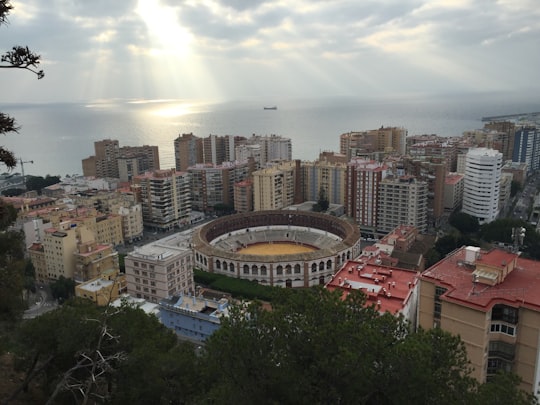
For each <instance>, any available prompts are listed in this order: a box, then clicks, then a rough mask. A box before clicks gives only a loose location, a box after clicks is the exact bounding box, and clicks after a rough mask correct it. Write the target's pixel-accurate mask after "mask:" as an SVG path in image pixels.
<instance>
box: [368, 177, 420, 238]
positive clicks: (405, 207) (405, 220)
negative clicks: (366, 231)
mask: <svg viewBox="0 0 540 405" xmlns="http://www.w3.org/2000/svg"><path fill="white" fill-rule="evenodd" d="M378 200H379V202H378V206H377V210H378V216H377V231H378V232H381V233H383V234H385V233H388V232H391V231H392V230H393V229H394V228H397V227H399V226H401V225H412V226H414V227H415V228H417V229H418V231H419V232H420V233H425V232H426V231H427V225H428V224H427V214H428V207H427V201H428V186H427V183H426V182H423V181H418V180H417V179H416V178H415V177H413V176H409V175H405V176H400V177H386V178H385V179H382V180H381V182H380V184H379V192H378Z"/></svg>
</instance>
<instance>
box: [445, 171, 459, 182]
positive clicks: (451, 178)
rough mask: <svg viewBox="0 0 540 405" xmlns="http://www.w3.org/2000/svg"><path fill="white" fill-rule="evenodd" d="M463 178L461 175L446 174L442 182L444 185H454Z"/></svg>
mask: <svg viewBox="0 0 540 405" xmlns="http://www.w3.org/2000/svg"><path fill="white" fill-rule="evenodd" d="M462 178H463V175H462V174H457V173H456V174H447V175H446V178H445V179H444V182H445V183H446V184H456V183H457V182H458V181H460V180H461V179H462Z"/></svg>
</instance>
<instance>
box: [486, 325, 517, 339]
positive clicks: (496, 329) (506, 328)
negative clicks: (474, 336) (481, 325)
mask: <svg viewBox="0 0 540 405" xmlns="http://www.w3.org/2000/svg"><path fill="white" fill-rule="evenodd" d="M490 331H491V332H492V333H504V334H506V335H509V336H516V328H515V327H514V326H511V325H507V324H505V323H498V322H494V323H492V324H491V328H490Z"/></svg>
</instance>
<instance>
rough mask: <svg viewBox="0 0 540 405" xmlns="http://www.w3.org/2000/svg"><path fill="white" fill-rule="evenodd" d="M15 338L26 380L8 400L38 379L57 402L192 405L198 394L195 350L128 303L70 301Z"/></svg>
mask: <svg viewBox="0 0 540 405" xmlns="http://www.w3.org/2000/svg"><path fill="white" fill-rule="evenodd" d="M16 341H17V342H18V345H17V346H16V353H17V355H18V364H19V366H20V367H21V368H23V369H24V370H25V374H26V377H25V378H24V380H23V381H22V383H21V385H20V387H19V388H18V389H17V390H15V391H14V392H13V393H12V394H11V396H10V398H9V399H8V401H9V400H13V399H15V398H17V396H18V395H20V393H21V392H23V391H24V390H25V389H26V388H27V387H28V385H29V384H30V383H31V382H32V381H35V380H40V381H41V382H42V386H43V389H44V396H45V397H46V398H48V402H47V403H51V404H52V403H55V404H56V403H60V404H62V403H66V404H68V403H69V404H72V403H81V404H82V403H104V402H107V403H113V404H114V403H117V404H124V403H133V404H147V403H171V404H175V403H193V400H192V399H193V397H194V396H195V394H196V393H198V391H197V381H198V380H200V376H199V374H198V369H199V367H198V366H197V361H198V360H197V356H196V354H195V351H194V348H193V346H192V345H190V344H187V343H183V344H181V343H179V342H178V339H177V337H176V336H175V334H174V333H173V332H172V331H171V330H169V329H167V328H166V327H165V326H164V325H162V324H161V323H160V322H159V320H158V319H157V318H156V317H155V316H153V315H147V314H146V313H144V312H143V311H142V310H141V309H139V308H135V307H131V306H129V305H127V304H124V305H122V306H120V307H119V308H116V307H112V306H111V307H106V308H99V307H96V306H95V305H93V304H92V303H90V302H89V301H86V300H78V299H75V300H70V301H68V302H66V304H65V305H64V306H62V307H59V308H58V309H56V310H54V311H51V312H47V313H45V314H43V315H42V316H40V317H38V318H34V319H32V320H28V321H26V322H25V323H23V324H22V325H21V328H20V331H19V333H18V335H17V336H16Z"/></svg>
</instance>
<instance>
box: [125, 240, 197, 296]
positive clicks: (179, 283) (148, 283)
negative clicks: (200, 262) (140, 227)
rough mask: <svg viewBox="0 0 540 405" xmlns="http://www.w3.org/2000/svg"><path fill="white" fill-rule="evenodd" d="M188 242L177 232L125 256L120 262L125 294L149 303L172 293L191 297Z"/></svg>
mask: <svg viewBox="0 0 540 405" xmlns="http://www.w3.org/2000/svg"><path fill="white" fill-rule="evenodd" d="M189 241H190V239H189V238H188V237H187V236H186V235H185V234H184V233H178V234H174V235H171V236H169V237H166V238H163V239H160V240H158V241H155V242H153V243H150V244H147V245H144V246H142V247H139V248H137V249H135V250H134V251H133V252H131V253H129V254H128V255H127V256H126V257H125V259H124V260H125V266H126V282H127V292H128V294H129V295H131V296H133V297H136V298H144V299H145V300H146V301H149V302H153V303H158V302H159V301H161V300H163V299H165V298H168V297H170V296H173V295H175V294H177V295H178V294H194V293H195V284H194V281H193V251H192V249H191V248H190V246H189Z"/></svg>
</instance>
